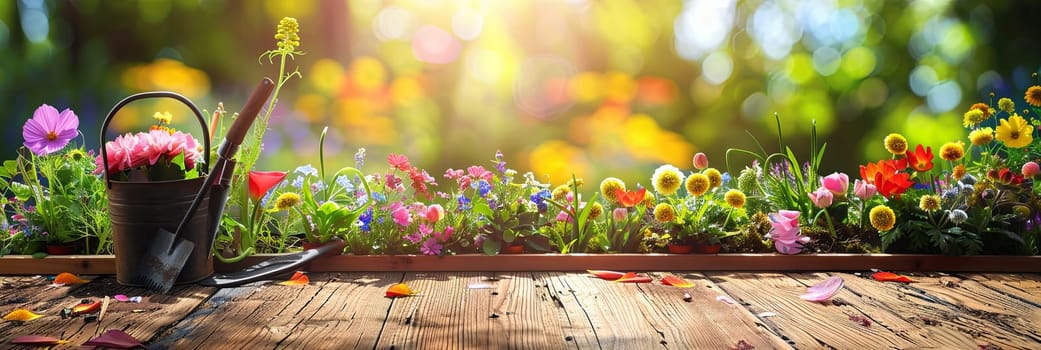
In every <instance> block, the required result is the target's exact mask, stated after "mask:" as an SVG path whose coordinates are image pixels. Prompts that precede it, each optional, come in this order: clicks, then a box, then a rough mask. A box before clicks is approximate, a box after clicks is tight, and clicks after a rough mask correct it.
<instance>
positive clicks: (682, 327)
mask: <svg viewBox="0 0 1041 350" xmlns="http://www.w3.org/2000/svg"><path fill="white" fill-rule="evenodd" d="M652 275H654V276H655V277H656V280H660V279H661V278H662V277H664V276H667V275H675V276H679V277H682V278H684V279H686V280H688V281H690V282H693V283H694V284H695V286H694V287H693V288H687V289H681V288H676V287H671V286H666V285H662V284H661V283H660V282H657V281H656V282H655V283H649V284H643V285H640V289H641V291H643V292H644V293H643V297H645V298H647V299H648V301H649V304H650V305H652V306H654V307H653V308H652V309H651V310H652V311H653V313H651V314H649V315H648V317H647V321H648V322H650V323H651V324H653V325H654V326H655V328H656V329H659V330H663V331H664V332H665V336H664V338H665V339H666V340H667V341H668V342H669V343H668V344H669V345H670V347H672V345H674V344H673V343H674V342H675V343H676V344H675V345H678V346H676V348H681V349H686V348H708V349H726V348H730V347H734V346H735V345H736V344H737V343H738V341H742V340H743V341H745V342H746V343H747V344H749V345H752V346H755V347H756V349H788V348H791V346H789V345H788V344H787V343H785V342H784V341H782V340H781V339H780V337H778V336H777V335H775V334H772V333H770V331H769V329H767V328H766V326H764V325H762V324H761V323H759V320H758V319H756V317H755V316H754V315H752V314H751V313H750V312H749V311H748V310H746V309H745V308H743V307H741V306H740V305H735V304H728V303H726V302H723V301H721V300H720V299H719V297H721V296H722V297H730V296H729V295H726V293H725V292H723V290H722V289H720V288H719V286H716V284H715V283H713V282H712V281H710V280H708V279H707V278H706V277H705V276H704V275H702V274H700V273H691V272H675V273H652ZM684 294H689V295H690V297H691V299H690V302H685V301H683V295H684ZM731 299H732V298H731Z"/></svg>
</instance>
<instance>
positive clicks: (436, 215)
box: [423, 204, 445, 222]
mask: <svg viewBox="0 0 1041 350" xmlns="http://www.w3.org/2000/svg"><path fill="white" fill-rule="evenodd" d="M423 215H424V217H425V218H426V219H427V221H429V222H438V221H441V218H443V217H445V208H444V207H442V206H441V205H440V204H433V205H431V206H429V207H427V208H426V212H425V213H424V214H423Z"/></svg>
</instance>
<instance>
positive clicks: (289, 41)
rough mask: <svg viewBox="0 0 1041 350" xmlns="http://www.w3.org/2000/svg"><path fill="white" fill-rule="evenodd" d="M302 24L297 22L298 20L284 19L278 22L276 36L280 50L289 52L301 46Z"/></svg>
mask: <svg viewBox="0 0 1041 350" xmlns="http://www.w3.org/2000/svg"><path fill="white" fill-rule="evenodd" d="M299 33H300V24H299V23H297V22H296V18H293V17H283V18H282V20H281V21H278V32H277V33H276V34H275V40H278V49H279V50H284V51H288V52H293V50H296V47H297V46H300V34H299Z"/></svg>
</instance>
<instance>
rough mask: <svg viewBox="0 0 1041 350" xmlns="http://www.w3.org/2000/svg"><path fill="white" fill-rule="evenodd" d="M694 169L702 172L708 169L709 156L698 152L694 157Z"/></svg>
mask: <svg viewBox="0 0 1041 350" xmlns="http://www.w3.org/2000/svg"><path fill="white" fill-rule="evenodd" d="M694 168H695V169H698V170H701V169H705V168H708V156H706V155H705V154H704V153H702V152H698V153H697V154H695V155H694Z"/></svg>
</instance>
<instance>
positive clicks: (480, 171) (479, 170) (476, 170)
mask: <svg viewBox="0 0 1041 350" xmlns="http://www.w3.org/2000/svg"><path fill="white" fill-rule="evenodd" d="M466 172H467V173H469V174H470V176H472V177H474V178H476V179H481V180H484V181H488V182H492V176H493V174H492V172H491V171H488V169H485V168H484V167H482V166H477V165H472V166H470V167H469V168H466Z"/></svg>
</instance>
